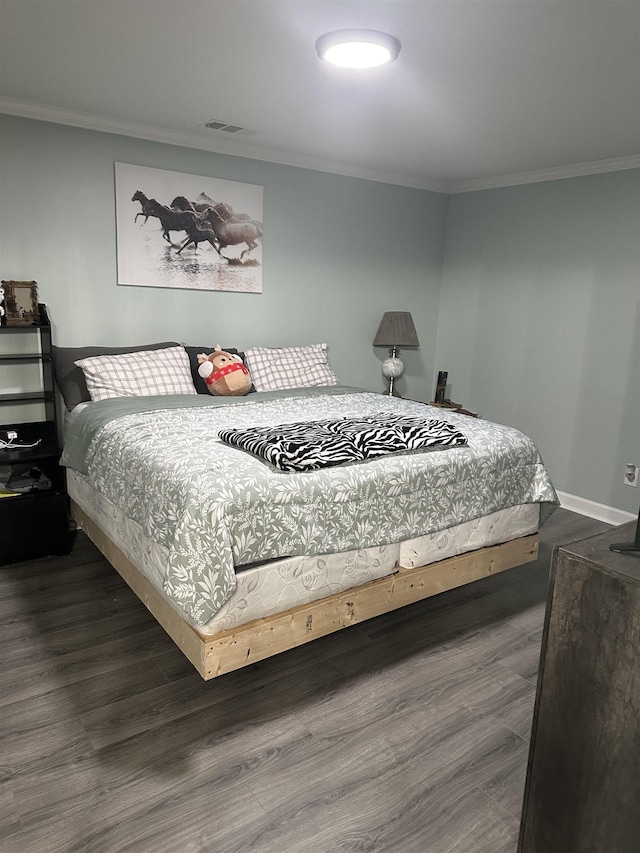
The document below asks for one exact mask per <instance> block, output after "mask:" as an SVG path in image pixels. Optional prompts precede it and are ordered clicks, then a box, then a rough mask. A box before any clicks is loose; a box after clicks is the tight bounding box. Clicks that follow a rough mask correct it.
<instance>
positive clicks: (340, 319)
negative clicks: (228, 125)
mask: <svg viewBox="0 0 640 853" xmlns="http://www.w3.org/2000/svg"><path fill="white" fill-rule="evenodd" d="M0 146H1V148H0V151H1V156H0V277H2V278H3V279H17V280H21V279H35V280H36V281H37V282H38V293H39V298H40V301H41V302H45V303H46V304H47V305H48V306H49V310H50V314H51V318H52V323H53V326H54V334H55V340H56V343H58V344H60V345H65V346H75V345H81V344H88V343H98V344H107V343H112V344H130V343H147V342H150V341H153V340H165V339H169V340H176V339H177V340H184V341H185V342H187V343H192V344H194V345H197V346H201V345H202V346H206V345H209V346H212V347H213V346H214V345H215V344H216V343H223V344H226V345H227V346H232V345H233V346H237V347H239V348H246V347H249V346H255V345H270V346H286V345H295V344H305V343H316V342H320V341H327V343H328V344H329V354H330V361H331V364H332V366H333V368H334V369H335V371H336V372H337V374H338V376H339V377H340V379H341V381H342V382H343V383H345V384H349V385H360V386H364V387H367V388H371V389H372V390H383V389H384V387H385V380H384V378H383V376H382V373H381V371H380V364H381V361H382V359H383V358H384V357H386V354H387V353H386V350H381V349H379V348H376V349H374V348H373V346H372V341H373V337H374V335H375V332H376V329H377V327H378V323H379V322H380V319H381V317H382V314H383V313H384V312H385V311H389V310H402V311H411V312H412V314H413V316H414V318H415V322H416V327H417V331H418V337H419V339H420V342H421V346H420V348H419V349H418V350H414V351H411V352H409V351H407V353H406V358H405V366H406V376H405V377H403V378H402V379H401V380H400V388H401V390H403V391H404V393H407V394H410V395H411V396H414V397H416V398H417V399H423V400H426V399H428V397H429V395H430V394H431V376H432V373H433V362H434V355H435V341H436V327H437V311H436V310H435V308H436V307H437V304H438V300H439V291H440V275H441V269H442V250H443V240H444V226H445V211H446V205H447V197H446V196H443V195H439V194H437V193H430V192H423V191H420V190H412V189H406V188H402V187H394V186H390V185H387V184H381V183H375V182H372V181H363V180H359V179H352V178H345V177H339V176H337V175H330V174H326V173H322V172H315V171H311V170H305V169H297V168H292V167H287V166H278V165H273V164H270V163H263V162H259V161H256V160H248V159H245V158H239V157H229V156H223V155H218V154H212V153H209V152H204V151H197V150H193V149H189V148H180V147H174V146H170V145H164V144H160V143H154V142H147V141H144V140H140V139H133V138H129V137H125V136H117V135H113V134H106V133H98V132H93V131H86V130H80V129H77V128H71V127H65V126H62V125H56V124H49V123H46V122H37V121H32V120H29V119H20V118H15V117H9V116H0ZM114 162H122V163H132V164H136V165H143V166H149V167H152V168H159V169H168V170H171V171H177V172H186V173H190V174H195V175H204V176H209V177H215V178H223V179H226V180H234V181H244V182H247V183H251V184H259V185H261V186H263V187H264V233H265V237H264V248H263V293H262V294H250V293H221V292H213V291H193V290H174V289H167V288H148V287H122V286H118V285H117V283H116V282H117V275H116V242H115V207H114Z"/></svg>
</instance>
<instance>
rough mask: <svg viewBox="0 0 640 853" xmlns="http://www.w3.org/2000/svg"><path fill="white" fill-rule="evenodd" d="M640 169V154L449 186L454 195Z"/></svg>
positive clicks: (462, 182) (458, 182)
mask: <svg viewBox="0 0 640 853" xmlns="http://www.w3.org/2000/svg"><path fill="white" fill-rule="evenodd" d="M638 168H640V154H631V155H629V156H626V157H612V158H610V159H608V160H591V161H589V162H586V163H574V164H572V165H570V166H554V167H552V168H550V169H538V170H536V171H533V172H521V173H520V174H516V175H502V176H500V177H494V178H478V179H474V180H471V181H454V182H452V183H450V184H449V188H448V192H449V193H452V194H454V193H466V192H473V191H474V190H491V189H496V188H499V187H514V186H518V185H520V184H535V183H540V182H541V181H559V180H562V179H563V178H581V177H584V176H585V175H601V174H605V173H606V172H620V171H622V170H624V169H638Z"/></svg>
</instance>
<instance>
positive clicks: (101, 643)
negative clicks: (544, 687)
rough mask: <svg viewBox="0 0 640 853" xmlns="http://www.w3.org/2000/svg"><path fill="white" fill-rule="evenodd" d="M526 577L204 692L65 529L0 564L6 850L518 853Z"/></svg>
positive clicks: (556, 537) (534, 576)
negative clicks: (59, 540)
mask: <svg viewBox="0 0 640 853" xmlns="http://www.w3.org/2000/svg"><path fill="white" fill-rule="evenodd" d="M608 526H609V525H606V524H604V523H601V522H597V521H593V520H592V519H588V518H585V517H583V516H580V515H576V514H574V513H570V512H568V511H566V510H557V511H556V513H555V514H554V515H553V516H552V517H551V519H550V520H549V521H548V522H547V523H546V525H544V527H543V528H542V531H541V548H540V556H539V558H538V560H537V561H536V562H535V563H532V564H530V565H528V566H523V567H521V568H517V569H513V570H511V571H508V572H506V573H504V574H501V575H497V576H495V577H492V578H487V579H485V580H482V581H478V582H477V583H475V584H472V585H471V586H469V587H467V588H463V589H457V590H452V591H450V592H447V593H443V594H442V595H439V596H436V597H434V598H431V599H427V600H426V601H423V602H419V603H417V604H414V605H411V606H409V607H406V608H404V609H402V610H398V611H395V612H393V613H390V614H387V615H384V616H380V617H378V618H376V619H373V620H370V621H369V622H365V623H362V624H360V625H356V626H353V627H351V628H348V629H346V630H344V631H341V632H339V633H337V634H333V635H331V636H329V637H325V638H323V639H321V640H316V641H315V642H313V643H310V644H309V645H307V646H303V647H301V648H298V649H294V650H292V651H290V652H286V653H284V654H282V655H279V656H277V657H275V658H272V659H270V660H266V661H262V662H260V663H257V664H254V665H253V666H250V667H247V668H246V669H242V670H239V671H238V672H235V673H230V674H229V675H225V676H222V677H221V678H218V679H214V680H213V681H211V682H204V681H202V679H201V678H200V676H199V675H197V674H196V673H195V671H194V670H193V668H192V667H191V665H190V664H189V663H188V661H187V660H186V659H185V658H184V657H183V656H182V654H181V652H180V651H178V649H177V648H176V647H175V646H174V644H173V642H172V641H171V640H170V639H169V637H167V635H166V634H165V633H164V631H163V630H162V629H161V628H160V627H159V626H158V625H157V624H156V623H155V621H154V619H153V618H152V617H151V616H150V615H149V614H148V612H147V611H146V609H145V608H144V607H143V606H142V605H141V604H140V602H139V601H138V599H137V598H136V597H135V596H134V595H133V593H131V592H130V590H129V589H128V587H126V585H125V584H124V583H123V581H121V579H120V578H119V576H118V575H117V574H116V573H115V571H114V570H113V569H111V567H110V566H109V564H108V563H107V562H106V561H105V560H104V559H103V558H102V557H101V556H100V554H99V553H98V552H97V550H96V549H95V548H94V546H93V545H92V544H91V543H90V542H89V541H88V539H87V538H86V537H85V536H84V535H83V534H81V533H80V534H78V535H77V537H76V542H75V545H74V550H73V553H72V554H71V555H69V556H68V557H64V558H59V557H56V558H48V559H42V560H34V561H31V562H26V563H21V564H15V565H10V566H3V567H1V568H0V849H1V850H2V851H3V853H14V851H15V853H18V852H19V853H75V851H88V853H121V851H122V853H124V851H127V853H338V852H339V851H340V852H344V853H346V851H373V852H374V853H515V851H516V847H517V837H518V827H519V822H520V809H521V803H522V795H523V791H524V778H525V769H526V762H527V755H528V739H529V731H530V726H531V716H532V711H533V702H534V694H535V683H536V676H537V666H538V657H539V651H540V640H541V636H542V624H543V618H544V607H545V599H546V591H547V576H548V570H549V563H550V558H551V550H552V547H553V546H554V545H556V544H560V543H565V542H569V541H574V540H576V539H582V538H584V537H586V536H591V535H594V534H596V533H599V532H601V531H603V530H606V529H607V528H608Z"/></svg>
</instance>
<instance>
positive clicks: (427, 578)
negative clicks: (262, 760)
mask: <svg viewBox="0 0 640 853" xmlns="http://www.w3.org/2000/svg"><path fill="white" fill-rule="evenodd" d="M71 514H72V516H73V518H74V519H75V521H76V523H77V524H78V526H79V527H81V528H82V530H84V532H85V533H86V534H87V536H88V537H89V538H90V539H91V540H92V541H93V542H94V544H95V545H96V546H97V548H98V549H99V550H100V551H101V552H102V553H103V554H104V556H105V557H106V558H107V560H108V561H109V562H110V563H111V565H112V566H113V567H114V568H115V569H116V570H117V571H118V572H119V574H120V575H121V576H122V578H123V579H124V580H125V581H126V583H127V584H128V585H129V586H130V587H131V589H132V590H133V591H134V592H135V594H136V595H137V596H138V598H139V599H140V600H141V601H142V602H143V604H145V606H146V607H147V608H148V609H149V610H150V612H151V613H152V614H153V616H154V617H155V618H156V619H157V621H158V622H159V623H160V625H162V627H163V628H164V629H165V631H166V632H167V633H168V634H169V636H170V637H171V638H172V640H173V641H174V642H175V643H176V645H177V646H178V647H179V648H180V649H181V650H182V651H183V653H184V654H185V655H186V657H187V658H188V659H189V660H190V661H191V663H192V664H193V665H194V666H195V668H196V669H197V670H198V672H199V673H200V675H201V676H202V677H203V678H204V679H205V680H208V679H210V678H215V677H216V676H218V675H224V674H225V673H227V672H232V671H233V670H234V669H239V668H240V667H243V666H248V665H249V664H251V663H254V662H255V661H259V660H263V659H264V658H267V657H271V656H272V655H276V654H278V653H280V652H283V651H286V650H287V649H292V648H295V647H296V646H300V645H302V644H303V643H308V642H309V641H310V640H315V639H317V638H318V637H323V636H325V635H326V634H331V633H332V632H334V631H339V630H340V629H341V628H345V627H347V626H348V625H355V624H356V623H357V622H362V621H364V620H365V619H371V618H372V617H373V616H380V615H381V614H382V613H387V612H389V611H390V610H395V609H396V608H398V607H404V605H406V604H411V603H412V602H414V601H420V600H421V599H424V598H429V597H430V596H432V595H437V594H438V593H439V592H445V591H446V590H448V589H454V588H455V587H457V586H463V585H464V584H467V583H471V582H472V581H476V580H479V579H480V578H483V577H487V576H488V575H493V574H497V573H498V572H503V571H505V570H506V569H511V568H514V567H515V566H520V565H523V564H525V563H529V562H531V561H533V560H535V559H536V557H537V556H538V534H537V533H534V534H532V535H530V536H523V537H521V538H519V539H512V540H511V541H510V542H505V543H504V544H502V545H494V546H491V547H488V548H480V549H479V550H477V551H470V552H468V553H466V554H461V555H460V556H458V557H450V558H448V559H446V560H441V561H440V562H438V563H431V564H430V565H428V566H423V567H418V568H413V569H404V568H402V567H400V568H399V569H398V571H397V572H396V573H395V574H393V575H389V576H388V577H384V578H380V579H378V580H374V581H371V582H369V583H367V584H364V585H363V586H359V587H354V588H353V589H349V590H346V591H345V592H341V593H337V594H336V595H331V596H329V597H328V598H322V599H320V600H319V601H314V602H312V603H310V604H306V605H302V606H300V607H294V608H292V609H291V610H286V611H284V612H282V613H277V614H274V615H273V616H267V617H265V618H263V619H255V620H254V621H252V622H248V623H246V624H244V625H241V626H239V627H238V628H233V629H229V630H226V631H220V632H218V633H217V634H204V633H201V632H200V631H198V630H196V629H195V628H193V627H192V626H191V625H189V624H188V623H187V622H185V621H184V620H183V619H182V618H181V616H180V615H179V613H178V612H177V611H176V610H175V609H174V608H173V607H172V606H171V605H170V604H169V603H168V602H167V601H166V600H165V599H164V597H163V596H162V595H161V594H160V593H159V592H158V591H157V590H156V589H155V587H154V586H153V585H152V584H151V583H150V582H149V581H148V580H147V579H146V578H145V577H144V575H142V574H141V573H140V572H139V571H138V569H136V567H135V566H134V565H133V563H131V562H130V561H129V560H128V559H127V557H125V555H124V554H123V552H122V551H121V550H120V549H119V548H118V547H117V545H115V544H114V543H113V542H112V541H111V540H110V539H109V538H108V537H107V536H106V535H105V534H104V533H103V532H102V530H101V529H100V528H99V527H98V525H97V524H96V523H95V522H94V521H92V520H91V519H90V518H89V516H88V515H86V513H85V512H84V511H83V510H82V509H81V508H80V507H79V506H78V505H77V504H76V503H75V502H74V501H71Z"/></svg>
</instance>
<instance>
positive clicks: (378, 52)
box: [316, 30, 400, 68]
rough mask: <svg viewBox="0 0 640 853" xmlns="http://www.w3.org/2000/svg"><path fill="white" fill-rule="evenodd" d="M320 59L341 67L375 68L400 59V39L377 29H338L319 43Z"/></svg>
mask: <svg viewBox="0 0 640 853" xmlns="http://www.w3.org/2000/svg"><path fill="white" fill-rule="evenodd" d="M316 50H317V52H318V56H319V57H320V59H323V60H324V61H325V62H330V63H331V64H332V65H339V66H340V67H341V68H375V67H376V66H377V65H385V64H386V63H388V62H393V61H394V59H397V58H398V54H399V53H400V42H399V41H398V39H397V38H395V37H394V36H390V35H389V34H388V33H380V32H378V31H377V30H335V31H334V32H331V33H326V34H325V35H323V36H320V38H319V39H318V41H317V42H316Z"/></svg>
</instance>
